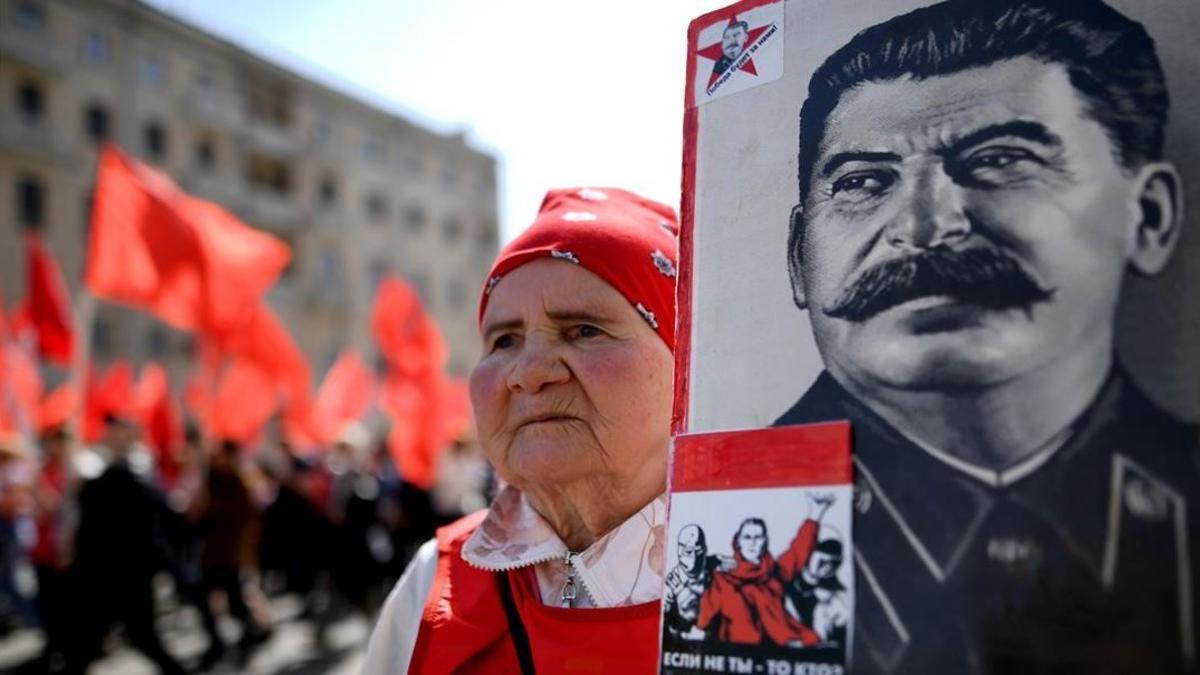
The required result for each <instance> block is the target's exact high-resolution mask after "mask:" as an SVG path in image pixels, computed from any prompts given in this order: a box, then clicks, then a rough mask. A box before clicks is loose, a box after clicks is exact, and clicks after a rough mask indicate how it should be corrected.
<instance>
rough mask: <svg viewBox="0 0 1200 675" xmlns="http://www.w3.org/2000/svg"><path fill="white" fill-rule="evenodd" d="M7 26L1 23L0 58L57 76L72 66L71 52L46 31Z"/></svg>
mask: <svg viewBox="0 0 1200 675" xmlns="http://www.w3.org/2000/svg"><path fill="white" fill-rule="evenodd" d="M5 24H9V22H7V21H5V22H3V23H0V57H3V58H4V59H12V60H14V61H18V62H20V63H24V64H25V65H27V66H32V67H34V68H37V69H39V70H43V71H46V72H48V73H52V74H55V75H57V74H60V73H62V72H63V71H64V70H66V69H67V67H68V66H70V61H71V53H70V50H69V49H64V48H63V47H62V46H61V45H60V44H57V43H56V42H55V40H54V39H53V36H51V35H50V34H49V33H47V32H46V31H31V30H26V29H21V28H19V27H17V26H15V25H11V24H9V25H5Z"/></svg>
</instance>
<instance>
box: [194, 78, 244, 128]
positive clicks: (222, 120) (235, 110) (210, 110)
mask: <svg viewBox="0 0 1200 675" xmlns="http://www.w3.org/2000/svg"><path fill="white" fill-rule="evenodd" d="M184 100H185V102H186V105H184V107H183V112H184V114H185V115H187V116H188V117H189V118H190V119H191V120H192V121H193V122H196V123H197V124H200V125H203V126H211V127H215V128H218V129H224V130H227V131H236V130H239V129H241V127H242V125H243V124H245V122H246V109H245V104H244V103H243V102H242V100H241V99H239V98H238V97H237V96H234V95H232V94H229V93H225V92H221V91H217V90H214V89H209V88H203V87H193V88H192V89H191V90H190V91H188V93H187V94H186V95H185V96H184Z"/></svg>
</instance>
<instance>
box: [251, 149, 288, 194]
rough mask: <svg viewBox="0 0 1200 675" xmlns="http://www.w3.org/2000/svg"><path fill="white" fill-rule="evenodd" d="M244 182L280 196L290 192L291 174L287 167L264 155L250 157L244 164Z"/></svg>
mask: <svg viewBox="0 0 1200 675" xmlns="http://www.w3.org/2000/svg"><path fill="white" fill-rule="evenodd" d="M246 180H247V181H248V182H249V183H250V184H251V185H254V186H255V187H259V188H263V189H266V190H269V191H271V192H275V193H277V194H281V195H282V194H287V193H289V192H291V191H292V172H291V170H290V169H289V168H288V165H287V164H284V163H283V162H281V161H279V160H277V159H272V158H270V157H267V156H265V155H259V154H253V155H250V158H249V160H248V161H247V162H246Z"/></svg>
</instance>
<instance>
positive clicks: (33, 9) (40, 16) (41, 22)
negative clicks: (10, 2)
mask: <svg viewBox="0 0 1200 675" xmlns="http://www.w3.org/2000/svg"><path fill="white" fill-rule="evenodd" d="M17 25H18V26H20V27H21V28H22V29H24V30H31V31H38V30H42V29H44V28H45V27H46V9H45V8H44V7H42V5H41V4H40V3H37V2H20V3H17Z"/></svg>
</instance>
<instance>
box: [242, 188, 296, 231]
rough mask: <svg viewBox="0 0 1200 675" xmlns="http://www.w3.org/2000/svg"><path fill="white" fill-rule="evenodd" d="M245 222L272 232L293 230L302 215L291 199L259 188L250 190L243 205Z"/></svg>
mask: <svg viewBox="0 0 1200 675" xmlns="http://www.w3.org/2000/svg"><path fill="white" fill-rule="evenodd" d="M243 213H244V215H245V217H246V220H248V221H250V222H252V223H255V224H257V225H262V226H263V227H266V228H269V229H272V230H281V231H286V230H295V229H298V228H299V227H300V225H301V224H302V222H303V219H304V213H303V212H302V211H301V210H300V207H299V206H297V205H296V203H295V201H293V200H292V198H291V197H289V196H287V195H285V194H280V193H277V192H269V191H267V190H263V189H261V188H251V189H250V190H249V191H248V193H247V197H246V199H245V201H244V203H243Z"/></svg>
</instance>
